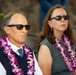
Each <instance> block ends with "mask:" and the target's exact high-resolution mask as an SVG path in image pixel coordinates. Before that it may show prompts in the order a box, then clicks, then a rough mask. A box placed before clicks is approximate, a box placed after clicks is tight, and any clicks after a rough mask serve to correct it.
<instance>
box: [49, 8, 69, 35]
mask: <svg viewBox="0 0 76 75" xmlns="http://www.w3.org/2000/svg"><path fill="white" fill-rule="evenodd" d="M50 18H51V20H49V21H48V24H49V26H50V27H51V28H53V31H54V34H58V33H63V32H64V31H65V30H66V29H67V27H68V16H67V13H66V11H65V10H64V9H63V8H57V9H55V10H54V11H53V13H52V15H51V17H50Z"/></svg>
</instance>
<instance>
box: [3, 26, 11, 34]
mask: <svg viewBox="0 0 76 75" xmlns="http://www.w3.org/2000/svg"><path fill="white" fill-rule="evenodd" d="M4 31H5V32H6V33H7V34H9V33H10V28H9V27H8V26H4Z"/></svg>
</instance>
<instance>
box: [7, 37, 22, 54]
mask: <svg viewBox="0 0 76 75" xmlns="http://www.w3.org/2000/svg"><path fill="white" fill-rule="evenodd" d="M7 41H8V45H10V46H11V48H12V50H13V51H14V52H15V53H16V54H18V55H19V53H18V49H19V47H17V46H16V45H14V44H12V43H11V42H10V41H9V40H8V38H7ZM20 48H22V46H21V47H20Z"/></svg>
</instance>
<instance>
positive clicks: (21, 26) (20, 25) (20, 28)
mask: <svg viewBox="0 0 76 75" xmlns="http://www.w3.org/2000/svg"><path fill="white" fill-rule="evenodd" d="M7 26H9V27H13V26H16V28H17V29H18V30H22V29H23V27H25V29H26V30H29V29H30V28H31V26H30V25H22V24H11V25H7Z"/></svg>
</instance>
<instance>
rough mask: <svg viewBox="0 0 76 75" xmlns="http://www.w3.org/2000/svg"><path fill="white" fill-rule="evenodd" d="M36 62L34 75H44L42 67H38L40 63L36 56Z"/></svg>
mask: <svg viewBox="0 0 76 75" xmlns="http://www.w3.org/2000/svg"><path fill="white" fill-rule="evenodd" d="M34 61H35V73H34V75H43V74H42V71H41V69H40V67H39V65H38V62H37V60H36V57H35V55H34Z"/></svg>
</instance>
